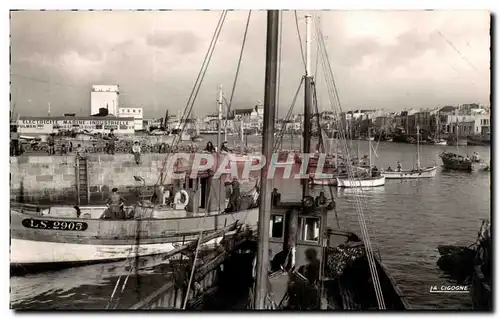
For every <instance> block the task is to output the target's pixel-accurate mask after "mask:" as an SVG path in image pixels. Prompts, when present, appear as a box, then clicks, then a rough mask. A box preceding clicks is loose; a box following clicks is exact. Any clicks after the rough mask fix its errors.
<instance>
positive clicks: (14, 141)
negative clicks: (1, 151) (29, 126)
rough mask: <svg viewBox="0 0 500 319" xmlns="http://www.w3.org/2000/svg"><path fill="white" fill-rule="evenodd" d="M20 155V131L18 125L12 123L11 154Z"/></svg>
mask: <svg viewBox="0 0 500 319" xmlns="http://www.w3.org/2000/svg"><path fill="white" fill-rule="evenodd" d="M18 155H19V133H17V127H16V126H15V125H12V126H11V127H10V156H18Z"/></svg>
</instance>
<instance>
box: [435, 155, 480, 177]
mask: <svg viewBox="0 0 500 319" xmlns="http://www.w3.org/2000/svg"><path fill="white" fill-rule="evenodd" d="M439 157H440V158H441V160H442V161H443V167H444V168H446V169H451V170H457V171H468V172H471V171H472V160H471V159H470V158H466V157H464V156H462V155H459V154H455V153H451V152H443V153H441V154H439Z"/></svg>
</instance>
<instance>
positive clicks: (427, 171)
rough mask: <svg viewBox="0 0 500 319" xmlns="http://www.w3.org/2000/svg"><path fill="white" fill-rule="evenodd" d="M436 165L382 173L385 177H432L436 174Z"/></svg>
mask: <svg viewBox="0 0 500 319" xmlns="http://www.w3.org/2000/svg"><path fill="white" fill-rule="evenodd" d="M436 172H437V167H436V166H434V167H426V168H424V169H421V170H403V171H399V172H396V171H392V172H388V171H384V172H383V173H382V175H384V176H385V178H386V179H417V178H432V177H434V176H436Z"/></svg>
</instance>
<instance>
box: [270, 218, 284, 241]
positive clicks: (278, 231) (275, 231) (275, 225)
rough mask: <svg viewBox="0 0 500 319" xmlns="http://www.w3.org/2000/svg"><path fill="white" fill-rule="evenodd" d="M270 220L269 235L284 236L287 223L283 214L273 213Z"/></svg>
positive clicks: (273, 236)
mask: <svg viewBox="0 0 500 319" xmlns="http://www.w3.org/2000/svg"><path fill="white" fill-rule="evenodd" d="M269 222H270V225H269V237H271V238H282V237H283V229H284V228H283V227H284V224H285V223H284V218H283V215H272V216H271V220H270V221H269Z"/></svg>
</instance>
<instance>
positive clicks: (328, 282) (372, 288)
mask: <svg viewBox="0 0 500 319" xmlns="http://www.w3.org/2000/svg"><path fill="white" fill-rule="evenodd" d="M267 19H268V20H267V52H266V85H265V108H264V110H265V111H264V112H265V114H264V121H265V122H264V143H263V155H265V156H270V155H271V153H272V150H273V144H274V143H273V142H274V139H273V136H274V125H273V123H274V118H275V106H276V73H277V63H276V60H277V53H278V45H277V43H278V34H279V32H278V30H279V11H277V10H269V11H268V14H267ZM310 23H311V16H310V15H307V16H306V57H307V58H306V76H305V84H306V86H305V101H304V141H303V144H304V145H303V147H304V152H308V151H310V139H311V136H310V134H311V132H310V123H309V121H310V118H309V116H308V114H310V108H311V104H312V103H311V102H312V99H311V88H312V85H313V83H312V82H313V79H312V76H311V73H310V70H311V68H310V46H311V44H310V39H311V35H310ZM319 38H322V37H319ZM266 174H267V170H266V169H264V170H263V171H262V177H264V178H261V181H262V192H261V193H262V194H263V196H262V200H261V203H260V209H259V221H260V222H259V239H258V253H257V259H256V267H255V271H256V287H255V290H254V291H255V295H254V296H255V298H254V308H255V309H277V308H278V309H294V310H307V309H332V310H333V309H343V310H347V309H391V310H404V309H407V308H409V305H408V303H407V301H406V299H405V297H404V296H403V295H402V293H401V291H400V290H399V288H398V287H397V285H396V284H395V282H394V280H393V279H392V277H390V275H389V273H388V271H387V269H386V268H385V267H384V265H383V264H382V263H381V262H380V261H379V260H378V258H376V257H375V255H374V254H373V251H372V249H371V244H369V243H368V244H367V245H366V246H365V243H364V242H363V241H362V240H361V239H360V238H359V237H358V236H357V235H356V234H354V233H352V232H348V231H342V230H333V229H330V228H328V227H327V221H328V219H329V217H328V212H329V211H331V210H332V208H333V205H334V202H333V198H332V199H331V201H330V202H329V201H328V200H327V199H326V197H324V195H323V194H320V195H319V196H317V197H316V198H314V197H313V196H311V195H310V194H309V184H308V182H307V180H303V181H302V188H303V189H302V193H303V194H302V199H301V200H300V201H298V202H281V200H280V198H281V196H280V194H279V193H278V192H277V191H276V192H273V194H271V193H270V192H269V190H270V188H271V187H272V184H271V183H272V181H271V180H270V179H268V178H265V177H267V176H266ZM360 222H361V221H360ZM364 227H366V225H364ZM365 230H366V229H365ZM364 234H366V233H364ZM366 238H367V239H369V238H368V237H366ZM320 260H323V261H324V262H323V263H322V262H320ZM269 269H270V271H269ZM304 270H306V271H304Z"/></svg>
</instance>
